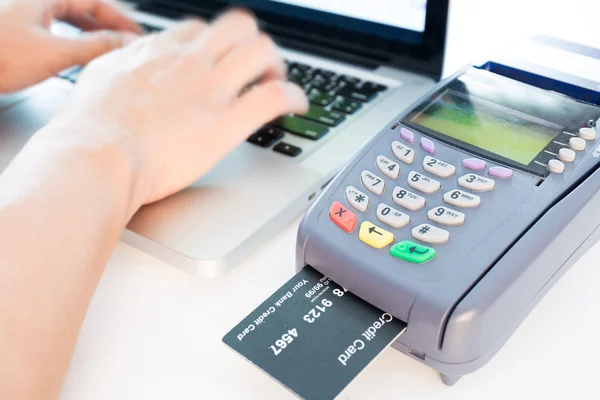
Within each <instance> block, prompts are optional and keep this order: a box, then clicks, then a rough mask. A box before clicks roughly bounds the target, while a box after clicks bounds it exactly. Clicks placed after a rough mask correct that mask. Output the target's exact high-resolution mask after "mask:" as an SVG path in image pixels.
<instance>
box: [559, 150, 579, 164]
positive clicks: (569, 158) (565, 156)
mask: <svg viewBox="0 0 600 400" xmlns="http://www.w3.org/2000/svg"><path fill="white" fill-rule="evenodd" d="M558 159H559V160H560V161H562V162H566V163H572V162H573V161H575V152H574V151H573V150H571V149H569V148H566V147H563V148H562V149H560V150H559V151H558Z"/></svg>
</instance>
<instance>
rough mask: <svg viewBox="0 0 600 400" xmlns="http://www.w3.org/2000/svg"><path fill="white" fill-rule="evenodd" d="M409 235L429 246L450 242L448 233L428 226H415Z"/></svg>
mask: <svg viewBox="0 0 600 400" xmlns="http://www.w3.org/2000/svg"><path fill="white" fill-rule="evenodd" d="M411 233H412V237H414V238H415V239H417V240H420V241H421V242H425V243H430V244H442V243H447V242H448V240H450V232H448V231H446V230H444V229H440V228H437V227H435V226H433V225H430V224H422V225H419V226H416V227H414V228H413V230H412V232H411Z"/></svg>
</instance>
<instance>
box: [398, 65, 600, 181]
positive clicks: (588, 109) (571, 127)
mask: <svg viewBox="0 0 600 400" xmlns="http://www.w3.org/2000/svg"><path fill="white" fill-rule="evenodd" d="M465 78H468V79H469V80H471V82H472V81H473V80H474V81H475V83H477V84H480V83H481V85H476V87H477V88H478V89H476V90H473V91H474V92H476V93H469V92H468V90H466V89H465V87H466V85H465V82H466V81H467V79H465ZM485 85H489V87H490V88H493V89H494V90H497V89H498V88H501V89H502V90H512V91H519V92H521V93H524V94H525V95H531V96H545V97H548V98H550V99H552V100H554V101H555V104H565V105H568V107H569V108H570V109H571V110H576V114H577V118H564V119H560V118H559V119H558V120H555V121H548V124H549V125H554V126H557V128H556V130H555V136H554V138H552V139H551V140H550V142H549V143H548V144H547V145H546V147H544V148H543V149H542V150H541V151H540V152H539V153H538V154H537V156H536V157H535V158H534V159H533V160H532V161H531V162H530V163H529V164H528V165H524V164H521V163H520V162H518V161H515V160H512V159H510V158H507V157H504V156H502V155H499V154H497V153H494V152H491V151H488V150H485V149H483V148H480V147H477V146H474V145H472V144H469V143H467V142H464V141H461V140H459V139H456V138H454V137H452V136H449V135H447V134H444V133H443V132H438V131H436V130H433V129H431V128H428V127H426V126H423V125H421V124H418V123H415V122H414V120H415V119H417V118H418V117H419V116H421V115H422V114H423V113H424V112H426V110H427V109H429V108H430V107H431V106H432V105H434V104H436V103H437V102H438V101H439V100H440V98H441V97H443V96H444V95H445V94H446V93H448V92H449V91H454V92H461V93H463V96H473V97H475V98H477V97H479V96H483V97H481V99H482V100H484V101H486V102H490V101H493V97H494V96H493V95H490V96H489V97H487V98H486V93H485V90H482V89H481V88H482V87H483V88H484V87H485ZM471 89H473V85H471ZM477 90H479V92H477ZM481 92H483V93H481ZM501 107H503V108H506V105H501ZM599 110H600V108H598V107H597V106H595V105H592V104H588V103H583V102H581V101H578V100H574V99H571V98H568V97H566V96H564V95H561V94H558V93H555V92H549V91H546V90H542V89H539V88H536V87H534V86H531V85H527V84H525V83H522V82H518V81H515V80H512V79H510V78H506V77H503V76H500V75H496V74H494V73H492V72H489V71H484V70H479V69H477V68H469V69H467V70H466V71H465V72H464V73H463V74H461V75H459V76H457V77H456V78H455V79H453V80H451V81H450V82H448V83H447V84H446V85H444V86H442V87H441V88H440V89H439V90H437V91H436V92H435V93H434V94H432V95H431V96H429V97H428V98H427V99H426V100H425V101H424V102H422V103H420V104H419V105H418V106H417V107H415V108H414V109H413V110H412V111H411V112H409V113H408V114H407V115H406V116H405V117H404V118H403V119H402V121H400V122H401V123H402V124H403V125H405V126H406V127H407V128H409V129H412V130H415V131H417V132H420V133H422V134H425V135H426V136H430V137H432V138H435V139H438V140H440V141H441V142H444V143H446V144H449V145H451V146H453V147H457V148H459V149H461V150H464V151H466V152H467V153H470V154H472V155H474V156H476V157H480V158H484V159H487V160H490V161H492V162H495V163H497V164H500V165H505V166H507V167H510V168H513V169H518V170H521V171H524V172H527V173H530V174H533V175H537V176H540V177H542V178H545V177H547V176H548V175H549V173H550V172H549V170H548V168H547V165H548V162H549V161H550V160H552V159H556V158H557V153H558V151H559V150H560V148H562V147H568V142H569V140H570V139H571V138H572V137H574V136H575V135H576V133H577V132H578V130H579V128H581V127H583V126H585V125H586V124H587V122H588V121H589V120H591V119H593V120H597V119H598V118H599V117H600V111H599ZM516 112H517V113H521V112H520V111H516ZM521 114H522V113H521ZM531 118H532V119H533V120H536V119H537V120H539V119H540V116H537V115H531Z"/></svg>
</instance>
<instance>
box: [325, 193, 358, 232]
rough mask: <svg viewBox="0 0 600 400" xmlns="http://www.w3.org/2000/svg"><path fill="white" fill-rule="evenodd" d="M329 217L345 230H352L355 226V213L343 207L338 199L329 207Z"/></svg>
mask: <svg viewBox="0 0 600 400" xmlns="http://www.w3.org/2000/svg"><path fill="white" fill-rule="evenodd" d="M329 218H331V220H332V221H333V222H335V224H336V225H337V226H339V227H340V228H342V229H343V230H344V231H346V232H352V230H354V227H355V226H356V215H354V214H353V213H352V212H351V211H350V210H348V209H347V208H346V207H344V206H343V205H342V204H341V203H340V202H339V201H336V202H334V203H333V204H332V205H331V208H330V209H329Z"/></svg>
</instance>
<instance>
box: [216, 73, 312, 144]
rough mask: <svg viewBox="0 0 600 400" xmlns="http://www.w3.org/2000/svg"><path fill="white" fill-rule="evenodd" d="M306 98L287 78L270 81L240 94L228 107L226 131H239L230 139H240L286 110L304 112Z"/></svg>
mask: <svg viewBox="0 0 600 400" xmlns="http://www.w3.org/2000/svg"><path fill="white" fill-rule="evenodd" d="M307 111H308V99H307V98H306V95H305V94H304V92H303V91H302V89H300V87H298V86H297V85H295V84H293V83H291V82H283V81H270V82H267V83H265V84H262V85H259V86H257V87H256V88H254V89H252V90H250V91H248V92H246V94H244V95H243V96H241V97H240V98H239V99H238V100H236V102H235V103H234V105H233V106H232V108H231V111H230V112H231V117H230V118H228V121H230V124H232V125H233V126H230V127H228V129H227V130H226V131H231V132H239V136H236V137H235V138H233V139H232V140H235V141H236V142H237V141H239V142H241V141H243V140H244V138H246V137H247V136H249V135H250V134H251V133H252V132H254V131H256V130H257V129H259V128H260V127H261V126H263V125H265V124H266V123H267V122H270V121H272V120H274V119H275V118H277V117H279V116H281V115H285V114H288V113H296V114H304V113H306V112H307Z"/></svg>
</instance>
